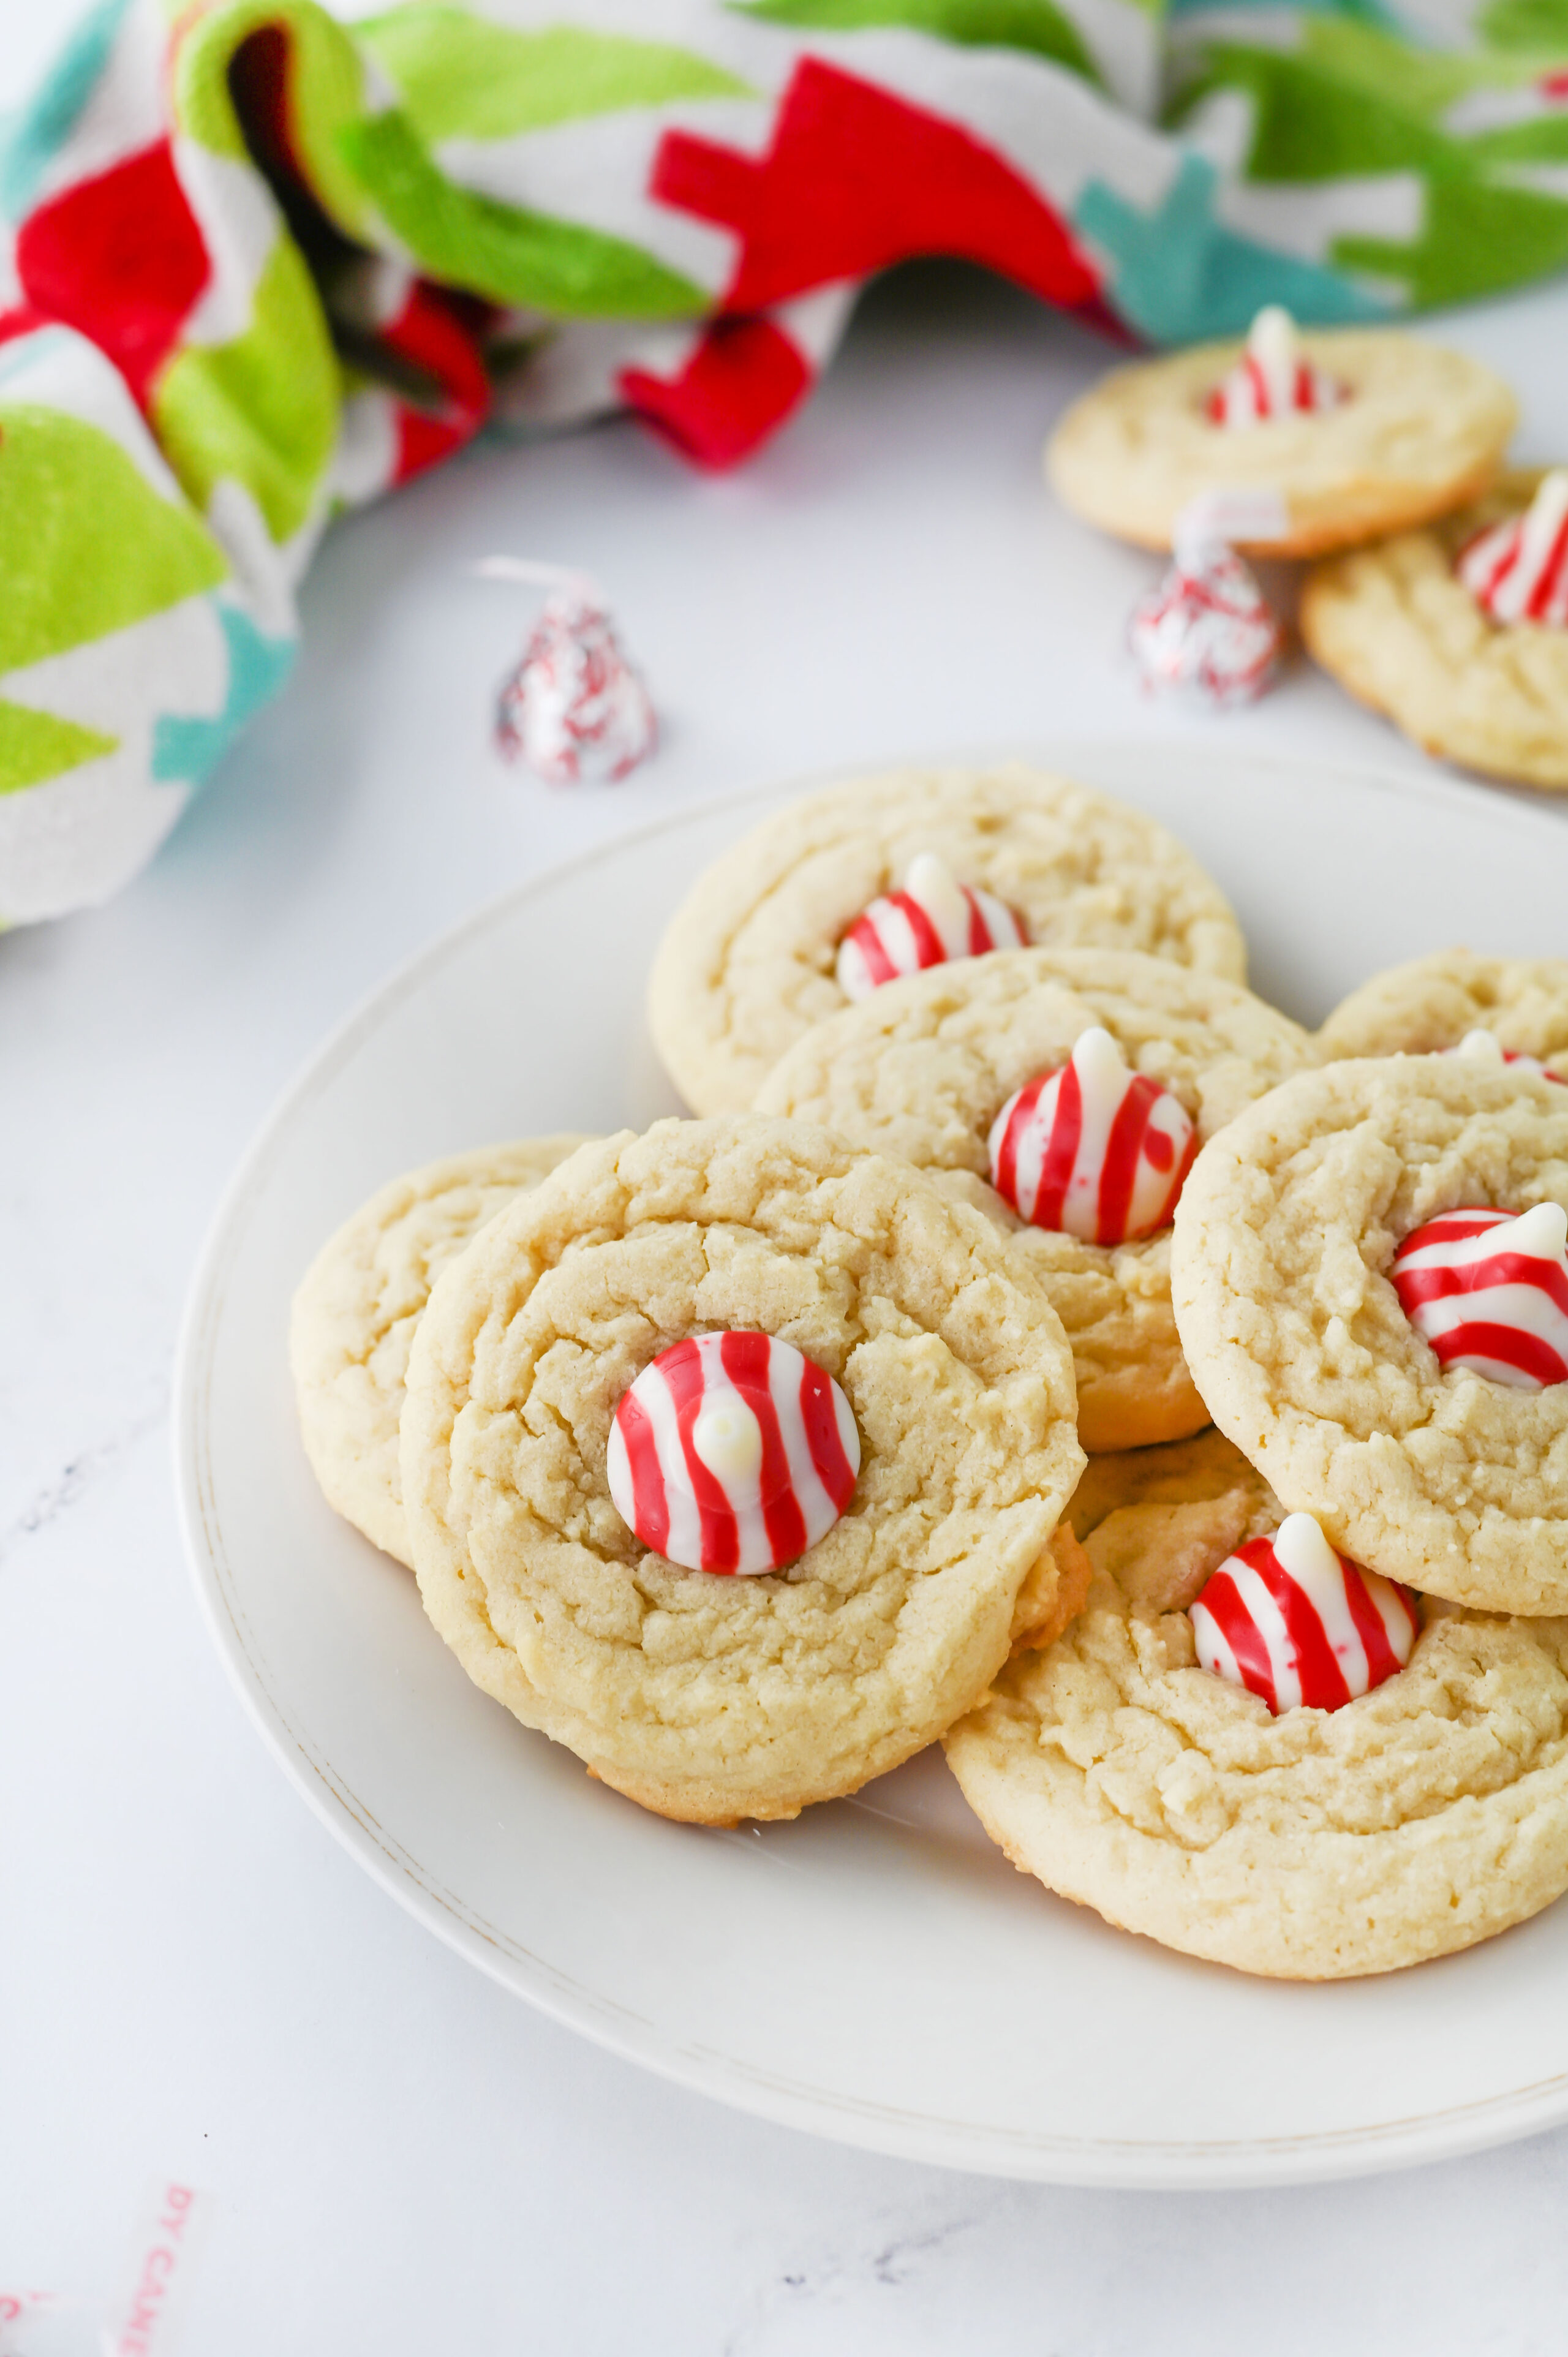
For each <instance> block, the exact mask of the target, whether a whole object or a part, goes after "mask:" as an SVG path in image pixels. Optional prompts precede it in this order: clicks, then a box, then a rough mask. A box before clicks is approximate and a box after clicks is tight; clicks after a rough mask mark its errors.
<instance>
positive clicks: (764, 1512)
mask: <svg viewBox="0 0 1568 2357" xmlns="http://www.w3.org/2000/svg"><path fill="white" fill-rule="evenodd" d="M859 1471H860V1436H859V1434H858V1433H857V1432H856V1430H855V1428H854V1414H853V1412H852V1411H851V1408H850V1405H849V1402H848V1400H846V1399H845V1397H844V1395H843V1392H842V1391H841V1390H840V1389H839V1387H838V1385H837V1383H834V1381H833V1379H832V1376H831V1375H828V1374H824V1373H823V1372H822V1368H821V1367H818V1366H814V1365H813V1364H812V1362H811V1360H810V1359H807V1358H804V1357H802V1355H801V1353H800V1351H797V1350H795V1349H793V1348H792V1347H791V1345H790V1344H789V1343H788V1342H780V1341H779V1340H777V1339H776V1338H775V1337H774V1336H773V1335H771V1334H744V1333H743V1334H700V1335H698V1336H697V1337H696V1339H695V1340H692V1341H686V1342H677V1343H675V1344H674V1345H673V1347H672V1348H671V1349H670V1350H668V1351H660V1354H659V1356H658V1358H657V1359H655V1360H654V1361H653V1362H652V1364H651V1365H650V1366H647V1367H644V1369H643V1371H642V1372H641V1374H640V1375H639V1377H638V1378H637V1381H636V1382H635V1383H633V1384H632V1386H631V1389H630V1390H629V1391H628V1392H627V1393H626V1394H624V1395H623V1397H622V1399H621V1402H620V1405H619V1406H618V1408H617V1409H616V1412H615V1420H614V1422H613V1423H612V1424H611V1426H610V1438H609V1451H608V1457H607V1472H608V1475H609V1485H610V1496H611V1497H612V1498H613V1499H614V1500H615V1503H616V1510H617V1512H618V1513H619V1515H620V1516H621V1519H622V1520H623V1521H624V1522H626V1523H629V1524H630V1526H631V1528H632V1529H633V1530H634V1531H635V1532H636V1533H637V1535H638V1537H639V1539H640V1540H641V1541H642V1543H643V1544H644V1546H648V1547H651V1548H652V1549H653V1550H654V1552H655V1553H656V1554H658V1555H668V1557H669V1559H670V1561H671V1563H678V1564H680V1565H681V1566H682V1567H683V1568H684V1569H685V1570H687V1571H716V1572H740V1573H743V1574H746V1575H750V1574H753V1573H757V1572H765V1571H778V1570H779V1569H780V1568H781V1567H782V1566H784V1565H785V1564H787V1563H793V1562H794V1560H795V1558H796V1556H797V1555H804V1554H805V1552H806V1549H807V1548H808V1547H809V1546H814V1545H815V1544H816V1543H817V1541H818V1540H819V1539H820V1538H822V1536H823V1534H825V1533H826V1532H828V1531H830V1530H832V1526H833V1524H834V1523H836V1522H837V1521H838V1518H839V1516H840V1515H841V1514H842V1513H843V1510H844V1508H845V1507H846V1506H847V1505H848V1503H849V1501H850V1499H851V1497H852V1495H853V1494H854V1484H855V1480H856V1477H857V1475H858V1474H859Z"/></svg>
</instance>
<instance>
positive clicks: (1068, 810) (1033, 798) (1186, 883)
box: [649, 762, 1247, 1114]
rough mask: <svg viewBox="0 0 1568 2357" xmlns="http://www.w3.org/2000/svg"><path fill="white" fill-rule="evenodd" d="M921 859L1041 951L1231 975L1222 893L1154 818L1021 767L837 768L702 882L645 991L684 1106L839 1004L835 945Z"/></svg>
mask: <svg viewBox="0 0 1568 2357" xmlns="http://www.w3.org/2000/svg"><path fill="white" fill-rule="evenodd" d="M922 852H933V853H935V854H936V855H937V856H939V857H940V858H941V859H942V860H944V861H945V862H946V864H947V866H949V868H950V870H951V872H952V874H953V876H954V877H955V878H956V879H957V880H958V881H959V882H960V883H963V884H972V885H983V887H984V888H986V889H987V890H988V891H991V892H994V893H995V894H996V895H997V896H998V898H999V899H1003V900H1005V901H1006V902H1007V903H1008V904H1009V906H1010V907H1012V908H1015V909H1017V911H1018V912H1019V914H1020V915H1021V916H1022V917H1023V918H1024V920H1025V921H1026V925H1027V927H1028V930H1029V937H1030V940H1031V941H1032V942H1035V943H1036V945H1044V946H1047V947H1053V948H1064V949H1073V948H1108V949H1130V950H1139V951H1143V952H1147V953H1149V954H1150V955H1153V956H1156V957H1164V958H1169V959H1170V960H1171V961H1172V962H1173V963H1176V964H1177V965H1184V966H1191V967H1193V968H1194V969H1195V970H1196V971H1197V972H1198V973H1200V974H1220V975H1222V976H1224V978H1225V979H1226V980H1228V981H1231V982H1241V981H1243V980H1244V979H1245V977H1246V971H1247V953H1246V945H1245V942H1243V940H1242V937H1241V931H1240V926H1239V925H1238V924H1237V922H1236V919H1235V916H1234V914H1233V913H1232V911H1231V909H1230V903H1229V902H1228V901H1227V900H1226V899H1225V896H1224V894H1223V893H1222V892H1221V891H1220V889H1219V886H1218V885H1217V884H1215V883H1214V882H1213V881H1212V879H1211V878H1210V877H1208V875H1207V874H1206V873H1205V871H1204V870H1203V868H1202V867H1200V866H1199V865H1198V863H1197V860H1196V859H1194V857H1193V856H1192V854H1191V853H1190V852H1189V851H1187V849H1185V848H1184V846H1183V845H1181V844H1179V843H1178V842H1177V841H1176V837H1175V836H1174V835H1173V834H1169V833H1167V831H1166V830H1165V828H1164V827H1163V826H1161V825H1159V824H1158V823H1157V822H1156V821H1155V820H1154V819H1151V818H1145V817H1144V814H1143V813H1142V812H1141V811H1134V810H1130V809H1128V808H1127V807H1125V805H1123V804H1122V803H1121V802H1113V801H1112V800H1111V799H1110V797H1109V796H1108V795H1105V794H1100V793H1096V792H1094V791H1091V790H1090V788H1089V787H1087V786H1079V785H1075V784H1073V783H1072V782H1071V780H1069V779H1066V778H1058V777H1053V776H1051V775H1049V774H1047V772H1045V771H1043V770H1033V769H1029V768H1026V766H1025V765H1024V764H1023V763H1021V762H1004V763H1000V764H998V765H997V766H995V767H993V768H990V769H946V770H936V769H932V770H894V771H890V772H889V773H887V774H886V775H885V776H880V777H871V778H854V779H846V780H844V781H843V783H842V784H841V785H835V786H832V787H830V788H828V789H827V791H824V792H821V793H816V794H812V795H810V796H808V797H807V798H806V799H805V800H804V801H802V802H793V803H791V804H790V805H789V808H788V809H787V810H783V811H780V812H779V813H778V815H777V816H776V817H773V818H770V819H768V820H766V821H765V822H764V823H763V824H762V825H761V826H758V827H755V828H753V830H752V832H751V833H750V834H747V835H746V836H745V837H744V838H743V839H742V841H741V842H739V843H737V844H736V845H734V846H733V848H732V849H731V850H729V851H726V852H725V853H724V854H723V855H722V856H721V857H720V858H718V859H716V860H715V861H714V864H713V865H712V866H711V867H709V868H707V869H706V870H705V871H704V872H703V875H702V876H700V877H698V879H697V881H696V883H695V884H694V885H693V888H692V890H691V892H690V893H689V894H688V895H687V898H686V899H685V901H684V902H683V903H682V907H681V908H680V909H679V910H678V911H677V912H676V914H675V916H674V917H673V918H672V919H671V922H670V924H669V926H668V928H667V929H666V931H665V934H664V938H663V940H662V942H660V949H659V954H658V957H657V959H656V960H655V963H654V968H653V974H652V976H651V979H650V985H649V1020H650V1026H651V1028H652V1032H653V1039H654V1044H655V1046H656V1047H657V1048H658V1049H659V1052H660V1056H661V1058H662V1059H663V1061H664V1064H665V1067H666V1069H667V1071H669V1072H670V1074H671V1078H672V1079H673V1080H674V1082H675V1083H676V1085H677V1087H678V1088H679V1089H680V1090H681V1092H682V1096H683V1097H684V1098H685V1100H686V1102H687V1103H688V1104H689V1105H691V1106H692V1107H693V1110H694V1111H695V1112H697V1113H699V1114H710V1113H722V1112H726V1111H731V1110H740V1109H742V1108H744V1107H746V1106H747V1105H749V1104H750V1103H752V1101H753V1099H754V1097H755V1096H756V1093H757V1090H758V1088H759V1087H760V1086H761V1084H762V1082H763V1081H764V1080H765V1079H766V1078H767V1076H768V1072H769V1071H771V1069H772V1067H773V1066H774V1065H775V1064H776V1063H777V1062H778V1060H779V1058H780V1056H782V1055H783V1054H784V1053H785V1052H786V1050H787V1049H789V1048H791V1047H793V1045H794V1044H795V1041H796V1040H797V1039H800V1037H801V1036H802V1035H803V1034H804V1033H805V1032H807V1031H808V1030H810V1029H811V1026H812V1025H813V1024H815V1023H821V1022H822V1021H824V1020H825V1019H826V1018H827V1017H829V1016H831V1015H836V1014H838V1013H839V1012H840V1010H841V1009H842V1008H843V1007H844V1006H846V1005H847V1004H848V1001H847V1000H846V998H845V996H844V994H843V991H842V990H841V989H840V987H839V985H838V982H837V980H836V978H835V975H834V971H833V966H834V960H835V957H836V955H837V952H838V945H839V942H840V941H841V940H842V939H843V935H844V933H845V932H846V931H848V929H849V927H850V926H851V925H852V924H853V923H854V920H855V919H856V917H858V916H859V915H860V914H861V912H862V910H863V909H865V908H867V907H868V906H869V904H870V903H871V902H872V901H873V900H874V899H876V898H877V896H878V895H879V894H881V893H884V892H887V891H889V890H892V889H894V888H896V887H897V886H898V885H899V884H901V883H902V881H903V878H904V876H905V874H906V872H907V870H908V866H909V864H910V862H911V861H912V860H913V859H915V858H917V857H918V856H919V855H920V854H921V853H922Z"/></svg>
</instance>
